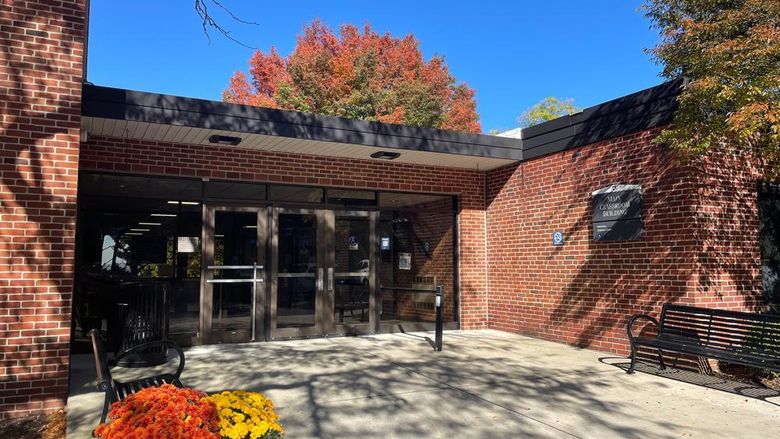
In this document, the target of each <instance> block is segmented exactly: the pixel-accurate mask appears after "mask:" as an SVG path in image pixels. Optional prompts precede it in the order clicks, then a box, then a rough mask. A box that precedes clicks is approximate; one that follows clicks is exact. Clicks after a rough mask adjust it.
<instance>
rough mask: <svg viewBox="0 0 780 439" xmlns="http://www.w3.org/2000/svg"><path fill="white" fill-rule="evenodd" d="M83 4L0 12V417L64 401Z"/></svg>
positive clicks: (38, 4) (8, 7)
mask: <svg viewBox="0 0 780 439" xmlns="http://www.w3.org/2000/svg"><path fill="white" fill-rule="evenodd" d="M84 4H85V2H84V1H83V0H77V1H68V0H63V1H44V0H40V1H36V0H30V1H27V2H20V1H15V0H2V6H1V7H0V47H2V50H0V110H1V111H2V118H0V419H3V418H6V417H13V416H19V415H23V414H26V413H30V412H41V411H51V410H53V409H56V408H59V407H62V406H63V405H64V401H65V398H66V395H67V388H68V355H69V343H70V318H71V311H70V301H71V284H72V269H73V239H74V236H73V235H74V230H75V217H76V209H75V203H76V182H77V171H78V154H79V125H80V115H81V79H82V78H81V76H82V67H83V65H84V35H85V29H84V22H85V11H84Z"/></svg>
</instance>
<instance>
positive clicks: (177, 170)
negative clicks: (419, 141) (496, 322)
mask: <svg viewBox="0 0 780 439" xmlns="http://www.w3.org/2000/svg"><path fill="white" fill-rule="evenodd" d="M80 167H81V169H82V170H101V171H116V172H130V173H134V174H163V175H181V176H191V177H201V178H213V179H235V180H243V181H261V182H283V183H297V184H311V185H321V186H338V187H350V188H364V189H381V190H397V191H411V192H436V193H451V194H457V195H458V196H459V199H460V221H461V237H460V238H461V242H460V248H461V264H460V274H461V327H463V328H465V329H475V328H485V327H486V326H487V316H486V311H487V308H486V305H485V298H486V294H485V286H486V283H485V259H484V258H485V253H484V251H485V248H484V224H485V211H484V178H483V174H482V173H481V172H478V171H472V170H466V169H453V168H441V167H435V166H418V165H409V164H403V163H388V162H380V161H373V160H347V159H337V158H331V157H320V156H314V155H301V154H283V153H276V152H274V153H271V152H262V151H254V150H250V149H245V148H231V147H217V146H203V145H184V144H173V143H162V142H143V141H136V140H126V139H119V138H107V137H91V138H90V139H89V141H88V142H86V143H84V144H82V149H81V162H80Z"/></svg>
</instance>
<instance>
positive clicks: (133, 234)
mask: <svg viewBox="0 0 780 439" xmlns="http://www.w3.org/2000/svg"><path fill="white" fill-rule="evenodd" d="M125 235H132V236H141V235H143V233H134V232H127V233H125Z"/></svg>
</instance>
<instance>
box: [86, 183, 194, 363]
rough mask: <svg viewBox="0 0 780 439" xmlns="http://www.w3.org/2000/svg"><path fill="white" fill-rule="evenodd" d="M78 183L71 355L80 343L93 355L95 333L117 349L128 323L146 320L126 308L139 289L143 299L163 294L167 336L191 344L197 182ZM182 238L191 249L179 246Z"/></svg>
mask: <svg viewBox="0 0 780 439" xmlns="http://www.w3.org/2000/svg"><path fill="white" fill-rule="evenodd" d="M81 181H82V182H86V183H85V184H84V185H83V186H81V187H80V190H81V191H82V194H84V193H86V194H87V195H83V196H81V195H80V197H79V208H80V210H79V224H78V227H79V231H78V235H77V236H78V241H79V244H78V246H79V247H78V248H79V252H78V259H77V261H76V264H77V267H76V282H75V294H74V317H75V320H76V325H77V328H78V329H77V331H76V338H75V340H74V349H76V351H78V350H79V349H80V348H79V347H78V346H79V345H80V344H83V346H84V349H85V350H88V349H89V344H88V339H87V338H86V333H87V332H88V331H89V330H90V329H93V328H100V329H103V330H106V331H107V332H108V336H109V344H110V345H111V347H112V348H116V347H118V346H120V345H121V338H122V331H123V330H122V328H123V327H124V325H126V324H127V322H126V321H124V320H126V319H128V318H131V317H132V316H135V317H133V318H136V317H138V315H137V314H138V313H139V312H141V313H143V310H140V311H139V310H132V309H128V307H131V306H133V305H132V304H133V303H134V301H133V300H130V299H132V297H130V298H128V297H125V296H127V294H130V296H132V294H135V293H132V291H136V290H138V289H139V288H140V289H141V290H143V291H141V290H139V294H147V293H148V294H152V295H154V294H159V292H165V294H166V300H165V301H164V302H163V301H161V302H160V303H163V304H164V306H165V307H166V308H165V313H164V314H165V315H167V317H168V319H167V321H165V322H160V323H157V324H163V325H167V328H168V334H169V335H173V336H176V335H182V338H179V340H181V341H183V342H186V341H187V340H188V339H191V338H192V337H194V335H195V334H196V333H197V331H198V320H199V319H198V316H199V307H200V300H199V299H200V271H201V267H200V264H201V243H200V236H201V229H202V227H201V217H202V214H201V205H200V203H199V202H198V201H197V199H199V198H200V195H198V194H199V193H200V182H199V181H195V182H194V183H193V181H190V180H178V179H159V178H156V177H154V178H147V177H127V176H107V175H97V174H86V175H83V176H82V180H81ZM160 182H163V183H161V184H156V183H160ZM182 188H183V189H182ZM178 197H181V198H179V199H178V200H177V199H176V198H178ZM193 198H194V199H195V200H193ZM182 239H184V240H185V241H186V242H187V243H189V245H186V246H182V245H181V240H182ZM128 292H130V293H128ZM123 295H124V296H123ZM141 318H144V316H141ZM156 321H159V318H158V319H157V320H156Z"/></svg>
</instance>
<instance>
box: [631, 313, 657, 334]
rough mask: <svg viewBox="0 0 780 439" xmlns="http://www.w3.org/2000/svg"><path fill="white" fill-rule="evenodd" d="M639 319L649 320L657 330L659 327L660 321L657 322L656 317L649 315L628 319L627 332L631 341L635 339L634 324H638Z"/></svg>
mask: <svg viewBox="0 0 780 439" xmlns="http://www.w3.org/2000/svg"><path fill="white" fill-rule="evenodd" d="M639 319H644V320H648V321H650V322H652V323H653V324H654V325H655V326H656V328H657V327H659V324H658V320H656V319H655V317H651V316H649V315H647V314H637V315H634V316H631V318H630V319H628V325H627V326H626V332H627V333H628V339H629V340H631V339H633V338H634V323H636V321H637V320H639Z"/></svg>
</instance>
